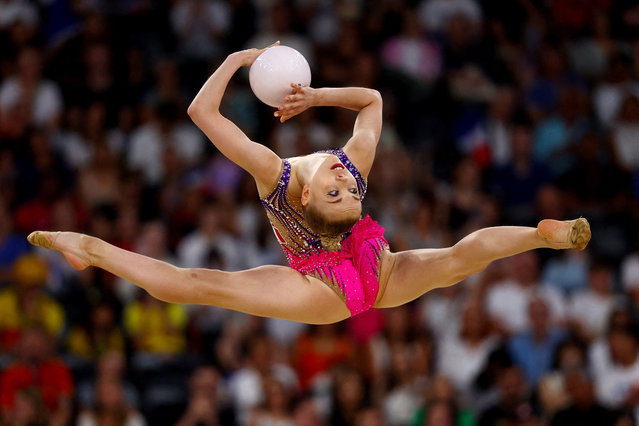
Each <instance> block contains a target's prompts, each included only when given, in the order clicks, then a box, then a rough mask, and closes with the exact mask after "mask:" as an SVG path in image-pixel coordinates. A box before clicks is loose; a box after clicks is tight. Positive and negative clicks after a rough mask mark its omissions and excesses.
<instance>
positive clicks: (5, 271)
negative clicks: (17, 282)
mask: <svg viewBox="0 0 639 426" xmlns="http://www.w3.org/2000/svg"><path fill="white" fill-rule="evenodd" d="M25 241H26V240H25V238H24V236H23V235H20V234H18V233H17V232H15V231H14V230H13V223H12V219H11V214H10V211H9V208H8V206H7V205H6V204H5V203H4V202H3V201H2V200H1V199H0V284H2V283H8V282H9V280H10V278H11V268H12V267H13V264H14V262H15V261H16V260H17V259H18V258H19V257H20V256H21V255H23V254H25V253H26V252H27V251H29V247H28V246H27V243H26V242H25Z"/></svg>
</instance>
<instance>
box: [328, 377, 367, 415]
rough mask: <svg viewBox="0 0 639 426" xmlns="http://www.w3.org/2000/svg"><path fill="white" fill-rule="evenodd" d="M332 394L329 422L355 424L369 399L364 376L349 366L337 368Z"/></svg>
mask: <svg viewBox="0 0 639 426" xmlns="http://www.w3.org/2000/svg"><path fill="white" fill-rule="evenodd" d="M332 395H333V400H332V403H331V414H330V418H329V423H330V424H331V425H335V426H345V425H349V424H354V423H355V422H356V421H357V417H358V415H359V414H360V413H361V411H362V410H363V409H364V408H365V407H366V403H367V399H368V395H367V394H366V387H365V385H364V379H363V378H362V376H361V375H360V374H359V373H357V372H356V371H355V370H352V369H349V368H339V369H336V371H335V372H334V375H333V390H332Z"/></svg>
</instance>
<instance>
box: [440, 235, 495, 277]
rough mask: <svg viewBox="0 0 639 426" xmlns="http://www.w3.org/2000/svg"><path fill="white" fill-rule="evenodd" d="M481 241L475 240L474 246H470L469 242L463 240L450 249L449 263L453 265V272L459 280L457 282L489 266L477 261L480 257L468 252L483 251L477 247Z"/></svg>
mask: <svg viewBox="0 0 639 426" xmlns="http://www.w3.org/2000/svg"><path fill="white" fill-rule="evenodd" d="M479 241H480V240H479V239H475V241H473V244H472V245H469V244H468V241H464V240H462V241H460V242H458V243H457V244H455V245H454V246H452V247H451V248H450V249H449V250H450V255H449V259H450V260H449V261H450V262H451V264H452V265H451V270H453V271H454V274H455V277H456V278H459V280H458V281H457V282H459V281H462V280H463V279H465V278H468V277H469V276H471V275H475V274H477V273H479V272H481V271H483V270H484V269H486V266H488V264H487V263H486V262H483V261H479V260H477V259H478V258H480V256H471V255H469V253H468V250H480V249H481V248H480V247H477V246H476V243H477V242H479ZM480 244H481V243H480Z"/></svg>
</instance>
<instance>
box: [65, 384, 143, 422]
mask: <svg viewBox="0 0 639 426" xmlns="http://www.w3.org/2000/svg"><path fill="white" fill-rule="evenodd" d="M95 387H96V390H95V393H96V402H95V406H94V407H93V409H91V410H84V411H82V412H81V413H80V414H79V415H78V422H77V425H78V426H98V425H102V424H117V425H124V426H145V425H146V422H145V420H144V418H143V417H142V416H141V415H140V413H139V412H137V410H135V409H133V408H131V407H128V406H127V404H126V401H125V399H124V390H123V389H122V385H121V383H120V382H119V381H118V380H116V379H113V378H106V377H104V378H101V379H100V380H98V381H96V384H95Z"/></svg>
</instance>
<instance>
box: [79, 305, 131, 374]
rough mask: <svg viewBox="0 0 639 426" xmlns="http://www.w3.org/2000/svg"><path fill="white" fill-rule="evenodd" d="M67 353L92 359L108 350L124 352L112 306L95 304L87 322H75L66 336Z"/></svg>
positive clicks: (88, 359)
mask: <svg viewBox="0 0 639 426" xmlns="http://www.w3.org/2000/svg"><path fill="white" fill-rule="evenodd" d="M67 351H68V353H69V354H72V355H75V356H77V357H80V358H82V359H84V360H86V361H93V360H96V359H98V358H99V357H100V356H102V355H105V354H107V353H109V352H119V353H124V335H123V334H122V331H121V330H120V329H119V327H118V325H117V323H116V318H115V312H114V310H113V307H112V306H111V305H109V304H107V303H102V304H100V305H97V306H95V307H94V308H93V309H92V311H91V318H90V321H89V323H87V324H75V325H74V326H73V327H71V330H70V331H69V335H68V336H67Z"/></svg>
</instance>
